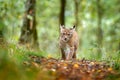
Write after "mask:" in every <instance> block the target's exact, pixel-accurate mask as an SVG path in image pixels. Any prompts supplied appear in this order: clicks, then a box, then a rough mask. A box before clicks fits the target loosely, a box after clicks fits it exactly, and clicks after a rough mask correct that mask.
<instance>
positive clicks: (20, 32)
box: [0, 0, 120, 59]
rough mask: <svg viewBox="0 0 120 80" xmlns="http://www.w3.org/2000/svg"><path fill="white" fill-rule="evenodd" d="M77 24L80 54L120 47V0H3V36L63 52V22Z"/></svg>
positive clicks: (103, 52)
mask: <svg viewBox="0 0 120 80" xmlns="http://www.w3.org/2000/svg"><path fill="white" fill-rule="evenodd" d="M60 24H62V25H65V26H67V27H72V26H73V25H76V27H77V32H78V35H79V38H80V45H79V50H78V54H77V56H78V58H83V57H85V58H94V56H95V57H100V58H102V59H104V58H106V57H112V56H113V55H115V54H116V56H117V53H118V52H119V50H120V0H12V1H11V0H0V40H1V42H2V41H5V42H7V43H9V44H14V45H17V44H22V45H25V46H27V47H30V48H31V49H33V48H35V49H36V48H37V49H38V50H40V51H42V52H44V53H47V54H49V55H58V56H60V54H59V53H60V51H59V45H58V43H59V25H60Z"/></svg>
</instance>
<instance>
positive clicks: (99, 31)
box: [97, 0, 103, 53]
mask: <svg viewBox="0 0 120 80" xmlns="http://www.w3.org/2000/svg"><path fill="white" fill-rule="evenodd" d="M100 1H101V0H97V16H98V23H97V24H98V28H97V43H98V45H99V50H98V53H101V49H100V48H101V47H102V40H103V31H102V28H101V26H102V25H101V24H102V22H101V21H102V10H101V9H102V6H101V2H100Z"/></svg>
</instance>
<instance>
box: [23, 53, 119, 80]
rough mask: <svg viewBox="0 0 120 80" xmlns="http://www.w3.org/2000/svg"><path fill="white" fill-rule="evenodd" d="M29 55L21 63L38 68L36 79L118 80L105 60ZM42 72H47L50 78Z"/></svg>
mask: <svg viewBox="0 0 120 80" xmlns="http://www.w3.org/2000/svg"><path fill="white" fill-rule="evenodd" d="M29 57H30V59H31V60H30V61H24V62H23V64H24V65H27V66H34V67H36V68H38V69H40V72H39V73H38V75H37V80H43V79H45V80H113V79H112V77H117V79H115V78H114V80H120V74H119V73H117V72H116V71H115V70H114V69H113V68H112V67H110V66H109V65H108V64H107V63H105V62H98V61H94V60H93V61H92V60H86V59H82V60H60V59H55V58H45V57H39V56H33V55H31V56H29ZM44 72H48V74H49V77H50V78H51V79H50V78H49V77H48V76H47V75H46V73H45V74H44ZM43 75H44V76H43ZM108 76H109V77H108ZM46 77H47V78H46Z"/></svg>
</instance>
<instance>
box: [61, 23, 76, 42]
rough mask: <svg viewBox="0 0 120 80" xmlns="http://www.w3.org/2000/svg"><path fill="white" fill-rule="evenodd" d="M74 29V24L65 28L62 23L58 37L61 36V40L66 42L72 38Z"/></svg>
mask: <svg viewBox="0 0 120 80" xmlns="http://www.w3.org/2000/svg"><path fill="white" fill-rule="evenodd" d="M74 31H75V26H73V27H72V28H69V29H67V28H65V26H64V25H60V38H61V40H62V41H64V42H68V41H69V40H70V39H71V38H72V36H73V32H74Z"/></svg>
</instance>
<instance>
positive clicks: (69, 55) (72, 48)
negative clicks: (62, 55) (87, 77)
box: [66, 47, 74, 60]
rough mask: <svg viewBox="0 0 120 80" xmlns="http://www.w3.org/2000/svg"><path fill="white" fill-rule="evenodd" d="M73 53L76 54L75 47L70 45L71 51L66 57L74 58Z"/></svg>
mask: <svg viewBox="0 0 120 80" xmlns="http://www.w3.org/2000/svg"><path fill="white" fill-rule="evenodd" d="M73 54H74V47H70V52H69V53H68V55H67V57H66V59H67V60H69V59H72V57H73Z"/></svg>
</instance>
